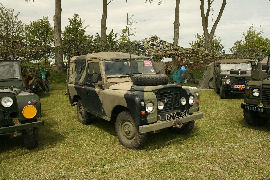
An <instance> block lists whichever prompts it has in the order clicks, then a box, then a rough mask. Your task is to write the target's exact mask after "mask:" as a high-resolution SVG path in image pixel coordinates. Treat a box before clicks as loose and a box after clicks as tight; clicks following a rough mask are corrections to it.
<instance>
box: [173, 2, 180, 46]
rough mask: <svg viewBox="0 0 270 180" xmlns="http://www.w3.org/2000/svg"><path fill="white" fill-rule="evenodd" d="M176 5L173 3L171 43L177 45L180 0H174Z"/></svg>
mask: <svg viewBox="0 0 270 180" xmlns="http://www.w3.org/2000/svg"><path fill="white" fill-rule="evenodd" d="M175 2H176V5H175V11H174V15H175V16H174V23H173V24H174V29H173V30H174V36H173V45H174V46H178V40H179V26H180V23H179V4H180V0H176V1H175Z"/></svg>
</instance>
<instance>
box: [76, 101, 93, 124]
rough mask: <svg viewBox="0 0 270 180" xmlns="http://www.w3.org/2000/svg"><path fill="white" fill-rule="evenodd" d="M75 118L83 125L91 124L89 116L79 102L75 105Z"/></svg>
mask: <svg viewBox="0 0 270 180" xmlns="http://www.w3.org/2000/svg"><path fill="white" fill-rule="evenodd" d="M77 116H78V121H79V122H80V123H82V124H85V125H86V124H90V123H91V118H90V114H89V113H88V112H87V111H86V110H85V108H84V106H83V105H82V103H81V101H78V103H77Z"/></svg>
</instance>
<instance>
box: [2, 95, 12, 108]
mask: <svg viewBox="0 0 270 180" xmlns="http://www.w3.org/2000/svg"><path fill="white" fill-rule="evenodd" d="M1 104H2V105H3V106H4V107H10V106H12V104H13V99H12V98H10V97H3V98H2V99H1Z"/></svg>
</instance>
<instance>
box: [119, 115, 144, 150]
mask: <svg viewBox="0 0 270 180" xmlns="http://www.w3.org/2000/svg"><path fill="white" fill-rule="evenodd" d="M115 131H116V134H117V137H118V140H119V142H120V143H121V144H122V145H123V146H125V147H127V148H131V149H138V148H140V147H141V146H142V145H143V144H144V142H145V140H146V136H147V134H146V133H145V134H141V133H139V126H138V124H137V123H136V122H135V121H134V120H133V118H132V117H131V115H130V113H129V112H127V111H123V112H121V113H119V114H118V116H117V118H116V122H115Z"/></svg>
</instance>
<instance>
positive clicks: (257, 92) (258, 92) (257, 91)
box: [252, 89, 260, 97]
mask: <svg viewBox="0 0 270 180" xmlns="http://www.w3.org/2000/svg"><path fill="white" fill-rule="evenodd" d="M252 95H253V96H256V97H258V96H259V95H260V91H259V89H253V90H252Z"/></svg>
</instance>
